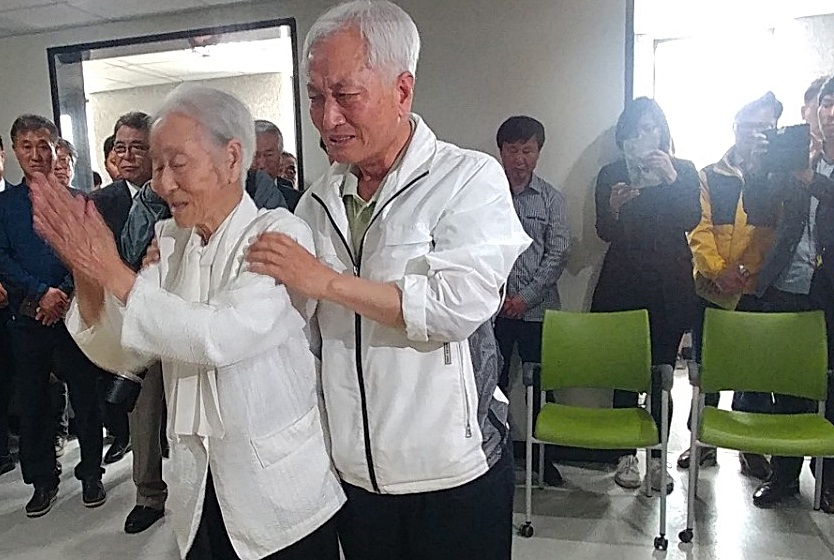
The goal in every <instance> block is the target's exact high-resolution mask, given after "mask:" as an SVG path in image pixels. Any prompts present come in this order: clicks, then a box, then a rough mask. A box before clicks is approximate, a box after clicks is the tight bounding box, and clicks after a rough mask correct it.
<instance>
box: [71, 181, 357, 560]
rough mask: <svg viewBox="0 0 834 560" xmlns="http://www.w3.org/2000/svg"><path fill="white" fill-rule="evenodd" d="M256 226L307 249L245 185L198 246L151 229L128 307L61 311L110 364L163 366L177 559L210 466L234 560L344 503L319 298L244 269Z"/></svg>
mask: <svg viewBox="0 0 834 560" xmlns="http://www.w3.org/2000/svg"><path fill="white" fill-rule="evenodd" d="M263 231H277V232H282V233H286V234H288V235H290V236H292V237H293V238H294V239H296V240H297V241H298V242H299V243H301V244H302V245H304V246H305V247H306V248H308V249H309V250H311V251H312V250H313V241H312V234H311V232H310V229H309V228H308V227H307V226H306V225H305V224H304V223H303V222H302V221H301V220H299V219H297V218H295V217H294V216H293V215H292V214H290V213H289V212H287V211H286V210H283V209H280V210H273V211H263V210H262V211H258V210H257V209H256V207H255V204H254V203H253V202H252V200H251V199H250V198H249V196H248V195H246V194H245V193H244V195H243V200H242V201H241V203H240V204H239V205H238V207H237V208H236V209H235V210H234V211H233V212H232V213H231V214H230V215H229V217H228V218H227V219H226V221H225V222H224V223H223V225H221V227H220V228H219V229H218V231H217V232H216V233H215V234H214V235H213V236H212V237H211V238H210V239H209V242H208V244H206V245H205V246H203V245H202V243H201V241H200V238H199V237H198V236H197V234H196V233H195V232H194V231H193V230H192V229H181V228H178V227H177V226H176V224H175V223H174V222H173V220H166V221H164V222H160V223H159V224H157V226H156V234H157V241H158V243H159V249H160V253H161V260H160V262H159V263H158V264H156V265H153V266H150V267H148V268H147V269H145V270H144V271H142V272H141V273H140V274H139V276H138V278H137V280H136V284H135V285H134V287H133V290H132V291H131V293H130V296H129V297H128V300H127V302H126V304H125V305H121V304H120V303H119V302H118V300H116V299H115V298H114V297H113V296H112V295H110V294H107V295H106V297H105V309H104V312H103V313H102V316H101V318H100V320H99V322H98V323H97V324H95V325H85V324H84V323H83V321H82V319H81V316H80V313H79V312H78V308H77V305H76V303H75V302H74V303H73V305H72V308H71V310H70V313H69V315H68V318H67V326H68V328H69V330H70V332H71V333H72V335H73V337H74V338H75V340H76V342H77V343H78V345H79V346H80V347H81V349H82V350H83V351H84V352H85V353H86V354H87V356H89V358H90V359H91V360H93V361H94V362H95V363H97V364H98V365H99V366H101V367H103V368H105V369H107V370H110V371H136V370H139V369H141V368H142V367H144V366H145V365H146V364H147V363H149V362H150V361H152V360H155V359H159V360H161V362H162V370H163V375H164V379H165V394H166V400H167V403H168V413H169V417H168V437H169V439H170V440H171V459H170V460H169V461H168V462H167V464H166V472H165V480H166V481H167V482H168V486H169V491H170V495H169V498H168V505H169V507H170V509H171V514H172V515H171V519H172V522H173V527H174V532H175V534H176V537H177V543H178V545H179V548H180V552H181V553H182V556H183V557H185V554H186V552H187V551H188V549H189V548H190V547H191V544H192V542H193V539H194V535H195V533H196V530H197V527H198V526H199V523H200V517H201V513H202V506H203V499H204V496H205V484H206V477H207V473H208V469H209V468H210V469H211V472H212V477H213V480H214V485H215V489H216V492H217V499H218V502H219V504H220V509H221V511H222V513H223V519H224V521H225V524H226V529H227V531H228V533H229V537H230V538H231V541H232V544H233V546H234V548H235V551H236V553H237V554H238V556H240V558H242V559H243V560H254V559H257V558H262V557H264V556H267V555H269V554H272V553H274V552H276V551H278V550H281V549H283V548H286V547H287V546H289V545H291V544H293V543H295V542H297V541H298V540H300V539H302V538H303V537H305V536H307V535H309V534H310V533H312V532H313V531H314V530H316V529H317V528H319V527H320V526H321V525H323V524H324V523H325V522H326V521H328V520H329V519H330V518H331V517H332V516H333V515H334V514H335V513H336V512H337V511H338V510H339V508H340V507H341V505H342V504H343V503H344V496H343V494H342V491H341V488H340V485H339V481H338V478H337V476H336V474H335V471H334V469H333V468H332V465H331V461H330V457H329V455H328V452H327V446H326V442H325V437H326V436H325V431H324V430H323V426H322V418H321V416H320V414H319V399H318V392H317V389H316V386H317V382H316V369H315V362H314V357H313V355H312V354H311V352H310V349H309V344H308V340H307V337H306V335H305V330H304V329H305V326H306V321H305V319H306V318H307V317H306V315H309V314H310V313H311V312H312V309H310V308H311V307H313V306H314V304H313V305H311V304H310V302H303V301H301V302H297V303H298V305H297V306H294V305H293V303H292V301H291V299H290V297H289V295H288V292H287V291H286V289H285V288H284V287H283V286H281V285H276V283H275V281H274V280H273V279H271V278H268V277H266V276H260V275H256V274H253V273H250V272H246V271H245V267H244V251H245V249H246V248H247V246H248V245H249V244H250V242H251V240H252V238H253V237H254V236H256V235H257V234H258V233H260V232H263ZM305 307H306V309H305ZM302 315H305V316H302Z"/></svg>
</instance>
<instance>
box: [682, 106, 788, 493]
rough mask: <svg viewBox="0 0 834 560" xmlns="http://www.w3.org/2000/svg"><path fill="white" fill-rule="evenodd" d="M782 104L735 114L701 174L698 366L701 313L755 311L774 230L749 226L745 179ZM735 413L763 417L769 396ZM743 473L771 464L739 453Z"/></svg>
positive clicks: (737, 401) (696, 246) (743, 401)
mask: <svg viewBox="0 0 834 560" xmlns="http://www.w3.org/2000/svg"><path fill="white" fill-rule="evenodd" d="M781 115H782V104H781V103H780V102H779V101H778V100H777V99H776V97H775V96H774V95H773V94H772V93H770V92H768V93H767V94H765V95H764V96H762V97H760V98H759V99H756V100H755V101H752V102H750V103H748V104H747V105H745V106H744V107H742V108H741V109H740V110H739V112H738V113H737V114H736V117H735V122H734V124H733V130H734V132H735V144H734V145H733V147H732V148H730V149H729V150H728V151H727V153H726V154H724V156H723V157H722V158H721V160H720V161H718V162H716V163H713V164H711V165H708V166H707V167H705V168H704V169H702V170H701V173H700V176H701V221H700V223H699V224H698V225H697V227H696V228H695V229H694V230H692V232H690V234H689V247H690V249H691V250H692V257H693V260H694V264H695V267H694V269H695V291H696V292H697V293H698V296H699V297H698V304H699V312H698V314H697V315H696V321H695V325H693V329H692V339H693V340H692V346H693V351H694V352H693V357H694V358H695V360H696V361H700V354H701V334H702V331H703V320H704V310H705V309H706V308H707V307H721V308H724V309H737V310H740V311H758V310H759V306H758V301H757V300H758V298H757V297H756V281H757V277H758V273H759V270H760V269H761V266H762V262H763V261H764V257H765V255H766V253H767V251H768V249H769V248H770V246H771V245H772V243H773V234H774V232H773V229H772V228H763V227H756V226H753V225H750V224H749V223H748V221H747V213H746V212H745V210H744V205H743V202H742V191H743V190H744V187H745V183H746V180H745V179H746V177H747V176H748V175H749V173H750V170H751V165H752V162H753V160H754V157H755V152H756V151H757V150H758V149H759V148H760V147H761V146H762V138H763V135H762V132H763V131H765V130H769V129H772V128H775V127H776V123H777V121H778V120H779V117H780V116H781ZM718 397H719V395H718V394H717V393H714V394H708V395H706V402H707V404H708V405H711V406H716V405H717V404H718ZM733 409H734V410H746V411H749V412H767V411H769V410H770V400H769V395H762V394H756V393H744V394H736V395H735V396H734V398H733ZM689 460H690V457H689V450H688V449H687V450H686V451H684V452H683V453H682V454H681V455H680V457H678V467H680V468H682V469H687V468H689ZM739 461H740V462H741V470H742V473H744V474H746V475H749V476H753V477H755V478H759V479H761V480H765V479H766V478H767V477H768V476H769V474H770V465H769V464H768V461H767V459H766V458H765V457H763V456H762V455H756V454H753V453H740V454H739ZM700 462H701V466H702V467H706V466H715V465H716V452H715V448H711V447H704V448H702V449H701V451H700Z"/></svg>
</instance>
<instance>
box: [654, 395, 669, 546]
mask: <svg viewBox="0 0 834 560" xmlns="http://www.w3.org/2000/svg"><path fill="white" fill-rule="evenodd" d="M668 413H669V392H668V391H663V396H662V397H661V401H660V418H661V420H660V444H661V447H660V535H659V536H658V537H657V538H656V539H655V540H654V547H655V549H656V550H666V549H667V548H668V546H669V540H668V539H667V538H666V496H667V493H666V484H667V482H668V481H667V480H666V461H667V459H668V456H667V455H668V452H669V414H668Z"/></svg>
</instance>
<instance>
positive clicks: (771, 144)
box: [762, 124, 811, 172]
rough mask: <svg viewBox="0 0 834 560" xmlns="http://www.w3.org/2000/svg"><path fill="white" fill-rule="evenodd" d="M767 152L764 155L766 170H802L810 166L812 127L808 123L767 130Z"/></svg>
mask: <svg viewBox="0 0 834 560" xmlns="http://www.w3.org/2000/svg"><path fill="white" fill-rule="evenodd" d="M764 135H765V137H766V138H767V141H768V148H767V152H766V153H765V154H764V155H763V156H762V166H763V167H764V170H765V171H781V172H791V171H802V170H803V169H807V168H808V160H809V158H810V151H811V127H810V126H808V125H807V124H798V125H794V126H785V127H782V128H775V129H772V130H767V131H765V133H764Z"/></svg>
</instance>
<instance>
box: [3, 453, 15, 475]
mask: <svg viewBox="0 0 834 560" xmlns="http://www.w3.org/2000/svg"><path fill="white" fill-rule="evenodd" d="M13 470H14V460H13V459H12V457H11V455H2V456H0V475H4V474H6V473H7V472H11V471H13Z"/></svg>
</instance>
